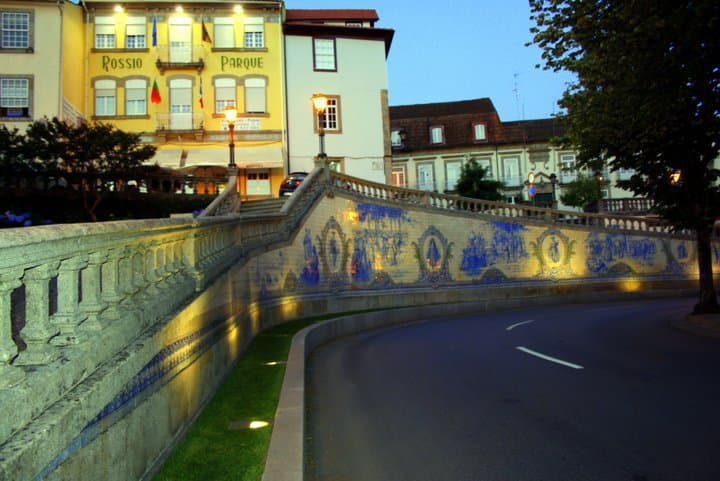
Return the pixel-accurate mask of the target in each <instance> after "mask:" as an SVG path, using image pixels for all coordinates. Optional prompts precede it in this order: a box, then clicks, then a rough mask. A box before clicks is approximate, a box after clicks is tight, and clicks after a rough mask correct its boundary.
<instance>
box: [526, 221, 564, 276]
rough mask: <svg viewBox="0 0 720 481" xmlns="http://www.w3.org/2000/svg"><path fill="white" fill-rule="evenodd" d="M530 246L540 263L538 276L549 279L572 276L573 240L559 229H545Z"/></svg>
mask: <svg viewBox="0 0 720 481" xmlns="http://www.w3.org/2000/svg"><path fill="white" fill-rule="evenodd" d="M530 248H531V250H532V251H533V254H534V255H535V258H536V259H537V261H538V263H539V264H540V271H539V272H538V277H540V278H549V279H560V278H568V277H572V276H573V270H572V267H571V261H572V259H573V257H574V256H575V241H574V240H572V239H570V238H569V237H568V236H566V235H565V234H564V233H563V232H562V231H561V230H559V229H554V228H552V229H547V230H546V231H545V232H543V233H542V235H540V237H538V239H537V240H536V241H535V242H530Z"/></svg>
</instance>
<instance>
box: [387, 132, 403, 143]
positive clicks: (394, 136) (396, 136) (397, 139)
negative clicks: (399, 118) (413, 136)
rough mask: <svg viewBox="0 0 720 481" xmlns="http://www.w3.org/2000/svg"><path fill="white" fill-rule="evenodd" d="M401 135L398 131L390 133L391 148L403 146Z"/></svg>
mask: <svg viewBox="0 0 720 481" xmlns="http://www.w3.org/2000/svg"><path fill="white" fill-rule="evenodd" d="M402 138H403V133H402V131H400V130H393V131H392V132H390V143H391V144H392V146H393V147H402V146H403V141H402V140H403V139H402Z"/></svg>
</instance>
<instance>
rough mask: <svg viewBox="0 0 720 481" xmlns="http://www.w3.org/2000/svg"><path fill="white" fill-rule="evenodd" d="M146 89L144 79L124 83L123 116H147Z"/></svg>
mask: <svg viewBox="0 0 720 481" xmlns="http://www.w3.org/2000/svg"><path fill="white" fill-rule="evenodd" d="M147 89H148V83H147V80H145V79H132V80H128V81H127V82H125V115H146V114H147Z"/></svg>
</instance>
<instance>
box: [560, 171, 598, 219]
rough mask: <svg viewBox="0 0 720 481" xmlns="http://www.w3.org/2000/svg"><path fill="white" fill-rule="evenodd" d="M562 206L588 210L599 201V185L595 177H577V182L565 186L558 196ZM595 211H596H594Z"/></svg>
mask: <svg viewBox="0 0 720 481" xmlns="http://www.w3.org/2000/svg"><path fill="white" fill-rule="evenodd" d="M560 200H561V201H562V203H563V204H565V205H569V206H571V207H582V208H584V209H586V210H587V209H588V208H589V207H591V206H597V205H598V202H599V201H600V184H599V182H598V180H597V179H596V178H595V177H591V176H589V175H582V174H580V175H578V178H577V180H574V181H573V182H570V183H569V184H566V185H565V187H563V193H562V194H561V195H560ZM595 210H596V211H597V209H595Z"/></svg>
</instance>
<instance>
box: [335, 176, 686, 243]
mask: <svg viewBox="0 0 720 481" xmlns="http://www.w3.org/2000/svg"><path fill="white" fill-rule="evenodd" d="M330 179H331V180H330V184H331V186H332V188H333V189H335V190H336V191H345V192H352V193H354V194H357V195H360V196H363V197H369V198H372V199H378V200H382V201H389V202H396V203H404V204H411V205H414V206H420V207H428V208H433V209H442V210H452V211H455V212H461V213H467V214H480V215H486V216H490V217H496V218H504V219H515V220H522V221H523V222H525V221H530V222H543V223H553V224H558V225H560V226H567V225H579V226H595V227H598V228H600V229H608V230H624V231H636V232H655V233H669V232H671V231H672V229H671V227H670V226H669V225H668V224H667V223H665V222H663V221H662V220H661V219H658V218H654V217H631V216H627V215H621V214H614V213H601V214H596V213H585V212H572V211H562V210H554V209H546V208H542V207H533V206H529V205H523V204H505V203H501V202H492V201H487V200H481V199H472V198H469V197H461V196H456V195H448V194H438V193H436V192H428V191H418V190H412V189H405V188H402V187H394V186H390V185H385V184H376V183H373V182H369V181H366V180H362V179H357V178H355V177H350V176H347V175H343V174H339V173H336V172H332V173H331V174H330ZM675 234H679V235H687V236H690V235H691V234H692V233H691V232H690V231H682V232H675Z"/></svg>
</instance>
